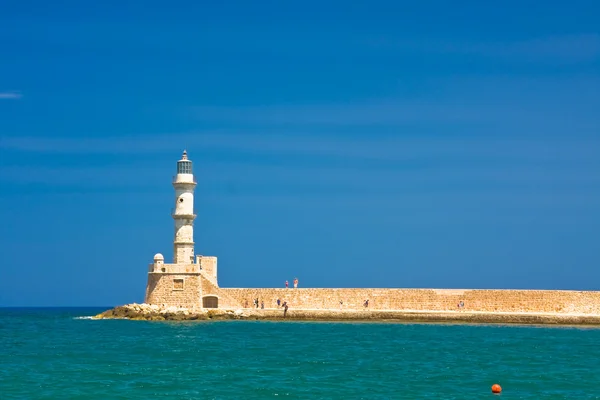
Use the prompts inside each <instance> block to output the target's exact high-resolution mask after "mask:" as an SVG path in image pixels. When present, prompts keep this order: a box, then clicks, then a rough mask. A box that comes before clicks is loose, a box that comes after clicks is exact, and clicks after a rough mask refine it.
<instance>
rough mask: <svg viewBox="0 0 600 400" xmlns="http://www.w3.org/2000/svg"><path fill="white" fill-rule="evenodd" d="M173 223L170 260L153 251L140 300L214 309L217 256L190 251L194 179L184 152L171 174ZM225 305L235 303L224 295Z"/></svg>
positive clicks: (216, 285) (215, 304)
mask: <svg viewBox="0 0 600 400" xmlns="http://www.w3.org/2000/svg"><path fill="white" fill-rule="evenodd" d="M172 183H173V188H175V206H174V207H173V208H172V210H171V216H172V217H173V221H174V223H175V238H174V239H173V263H166V262H165V258H164V257H163V255H162V254H161V253H156V254H155V255H154V259H153V262H152V264H149V265H148V284H147V285H146V296H145V298H144V302H145V303H147V304H153V305H168V306H178V307H188V308H198V307H200V308H218V307H219V302H220V301H221V300H219V299H224V297H222V296H221V291H220V290H221V289H220V288H219V284H218V283H217V257H213V256H204V255H199V254H194V220H195V219H196V214H194V190H195V189H196V179H194V172H193V170H192V161H190V160H189V159H188V155H187V151H184V152H183V155H182V156H181V159H180V160H179V161H177V175H175V176H174V177H173V181H172ZM226 304H235V302H232V300H231V298H229V297H228V300H226Z"/></svg>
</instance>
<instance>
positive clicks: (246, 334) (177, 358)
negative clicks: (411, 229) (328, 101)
mask: <svg viewBox="0 0 600 400" xmlns="http://www.w3.org/2000/svg"><path fill="white" fill-rule="evenodd" d="M99 311H101V310H100V309H0V399H148V398H151V397H158V396H161V397H163V398H173V399H224V398H227V399H254V398H255V399H262V398H297V399H305V398H315V399H424V398H433V399H482V398H494V397H496V396H494V395H492V394H491V392H490V387H491V385H492V384H493V383H499V384H500V385H502V387H503V389H504V390H503V393H502V395H501V396H500V398H503V399H560V398H565V399H566V398H568V399H578V398H581V399H597V398H600V389H599V383H600V329H590V328H586V329H579V328H542V327H519V326H491V325H488V326H476V325H439V324H438V325H435V324H388V323H378V324H377V323H375V324H373V323H368V324H367V323H300V322H257V321H253V322H250V321H220V322H183V323H182V322H177V323H176V322H171V323H169V322H141V321H123V320H112V321H110V320H103V321H94V320H89V319H76V317H80V316H86V315H93V314H96V313H97V312H99ZM496 398H497V397H496Z"/></svg>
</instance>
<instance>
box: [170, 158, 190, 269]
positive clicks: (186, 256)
mask: <svg viewBox="0 0 600 400" xmlns="http://www.w3.org/2000/svg"><path fill="white" fill-rule="evenodd" d="M173 187H174V188H175V208H174V209H173V212H172V215H173V219H174V220H175V240H174V242H173V264H193V263H194V219H195V218H196V214H194V189H195V188H196V180H195V179H194V174H193V171H192V162H191V161H190V160H188V157H187V151H185V150H184V152H183V156H182V157H181V160H179V161H177V175H175V177H174V178H173Z"/></svg>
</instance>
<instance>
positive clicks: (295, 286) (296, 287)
mask: <svg viewBox="0 0 600 400" xmlns="http://www.w3.org/2000/svg"><path fill="white" fill-rule="evenodd" d="M294 289H298V278H294Z"/></svg>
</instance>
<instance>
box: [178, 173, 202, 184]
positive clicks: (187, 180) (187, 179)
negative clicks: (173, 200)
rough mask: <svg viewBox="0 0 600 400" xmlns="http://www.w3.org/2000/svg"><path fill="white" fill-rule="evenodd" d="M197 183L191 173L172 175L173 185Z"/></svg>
mask: <svg viewBox="0 0 600 400" xmlns="http://www.w3.org/2000/svg"><path fill="white" fill-rule="evenodd" d="M185 184H187V185H197V184H198V182H197V181H196V178H195V177H194V175H193V174H177V175H175V176H173V185H185Z"/></svg>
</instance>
